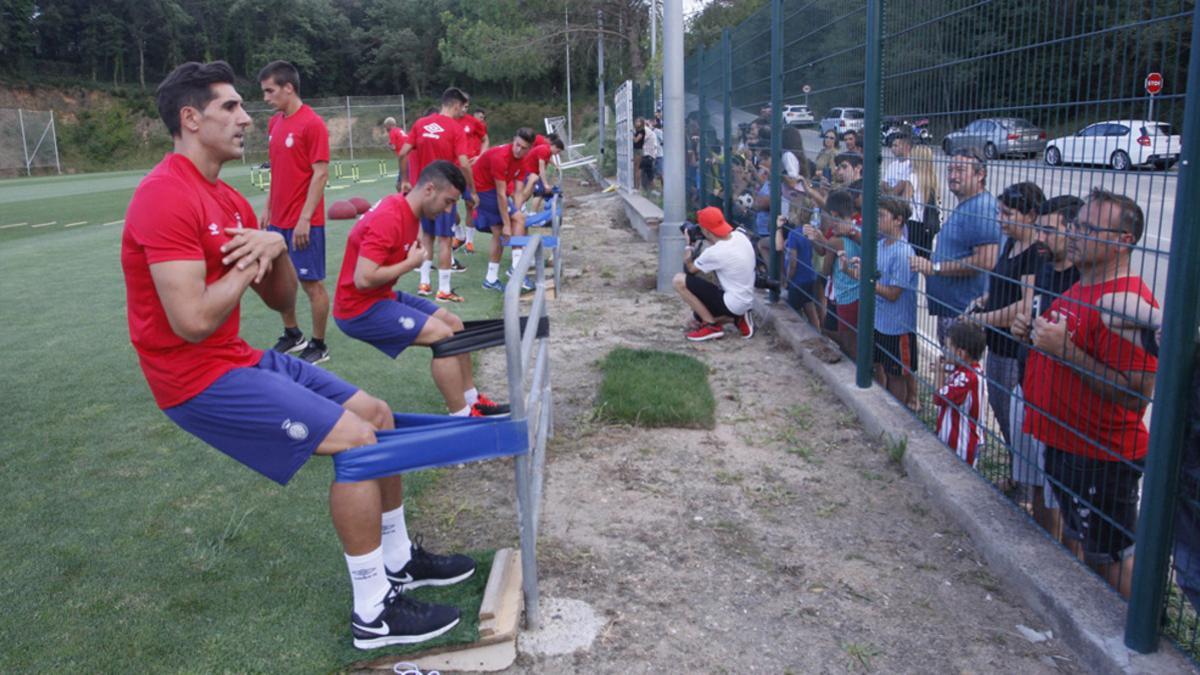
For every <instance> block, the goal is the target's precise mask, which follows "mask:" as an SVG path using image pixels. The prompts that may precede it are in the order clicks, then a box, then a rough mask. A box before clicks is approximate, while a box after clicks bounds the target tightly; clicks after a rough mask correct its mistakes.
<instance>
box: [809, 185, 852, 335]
mask: <svg viewBox="0 0 1200 675" xmlns="http://www.w3.org/2000/svg"><path fill="white" fill-rule="evenodd" d="M858 220H859V216H858V211H857V209H856V208H855V205H854V195H852V194H851V193H850V192H849V191H848V190H834V191H833V192H831V193H829V198H828V199H827V200H826V201H825V210H824V211H823V212H822V213H821V223H822V225H823V227H822V228H820V229H818V228H816V227H814V226H812V225H805V226H804V235H805V236H806V237H808V239H809V241H811V242H812V243H813V247H814V248H815V249H816V251H817V254H818V255H821V256H824V257H825V259H826V260H828V261H830V262H831V263H834V264H833V265H832V268H833V269H832V274H831V276H832V279H833V280H832V283H831V284H830V286H831V291H832V298H830V300H829V302H828V307H829V309H828V312H827V318H826V323H825V324H824V326H823V327H824V328H825V329H826V331H828V332H830V333H832V334H833V336H834V339H835V340H837V343H838V346H840V347H841V348H842V351H843V352H845V353H846V355H847V356H849V357H850V358H851V359H854V356H855V353H856V347H857V346H856V344H855V339H856V338H855V335H856V334H857V331H858V279H856V278H854V277H852V276H851V275H850V274H849V273H848V272H847V271H846V270H845V269H843V267H842V266H841V265H839V264H836V261H837V259H838V258H839V256H841V255H842V254H843V253H844V254H845V257H847V258H855V257H857V256H858V252H859V245H858V239H859V228H858V226H857V221H858ZM830 316H832V317H833V323H832V324H830V323H829V319H828V317H830Z"/></svg>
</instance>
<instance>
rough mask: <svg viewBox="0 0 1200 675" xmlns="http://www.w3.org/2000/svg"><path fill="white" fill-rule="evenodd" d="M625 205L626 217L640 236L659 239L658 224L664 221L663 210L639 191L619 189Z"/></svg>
mask: <svg viewBox="0 0 1200 675" xmlns="http://www.w3.org/2000/svg"><path fill="white" fill-rule="evenodd" d="M617 192H618V194H620V195H621V203H622V204H624V206H625V218H626V219H627V220H628V221H629V224H630V225H631V226H632V227H633V231H634V232H637V234H638V236H639V237H641V238H642V239H644V240H646V241H649V242H657V241H658V226H659V225H662V222H663V210H662V209H661V208H659V207H658V205H657V204H655V203H654V202H652V201H650V200H649V199H646V198H645V197H643V196H641V195H639V194H637V193H629V192H625V191H624V190H617Z"/></svg>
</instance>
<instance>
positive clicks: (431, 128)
mask: <svg viewBox="0 0 1200 675" xmlns="http://www.w3.org/2000/svg"><path fill="white" fill-rule="evenodd" d="M468 102H469V99H468V98H467V95H466V94H465V93H463V91H462V90H461V89H458V88H457V87H450V88H449V89H447V90H446V91H445V92H443V93H442V108H441V112H438V113H434V114H432V115H426V116H425V117H422V118H421V119H419V120H417V121H416V123H415V124H413V128H412V132H411V133H409V135H408V140H407V141H406V142H405V143H404V147H402V148H400V171H401V174H402V178H403V180H401V181H400V191H401V192H408V191H409V190H411V189H412V183H411V182H410V181H412V180H414V179H415V178H416V177H417V176H420V175H421V172H422V171H424V170H425V167H427V166H429V165H430V164H432V163H434V162H436V161H437V160H439V159H440V160H443V161H447V162H450V163H452V164H455V163H456V164H458V165H459V166H460V167H461V168H462V172H463V175H464V176H465V177H466V180H467V189H468V191H469V194H467V195H466V200H467V201H468V202H470V204H471V207H472V208H474V207H477V206H478V205H479V199H478V197H476V196H475V194H474V192H475V179H474V177H473V175H472V173H471V160H470V158H469V156H468V153H469V152H470V150H469V148H468V147H467V137H466V134H464V133H463V130H462V125H461V124H460V123H459V120H460V119H461V118H462V116H463V115H465V114H466V112H467V104H468ZM414 151H415V153H416V154H415V155H414V156H415V157H416V160H415V161H413V162H412V163H411V164H410V165H409V166H407V167H406V166H405V165H404V159H405V158H406V157H408V155H409V153H410V152H414ZM405 169H407V171H406V170H405ZM455 208H457V207H451V208H449V209H447V210H446V211H445V212H443V213H440V214H438V216H437V217H436V218H422V219H421V245H422V246H423V247H424V248H425V255H426V261H425V263H424V264H422V265H421V282H420V284H419V285H418V286H417V294H418V295H429V294H430V293H431V292H432V289H431V288H430V285H429V276H430V271H431V269H432V267H433V247H434V242H435V241H436V242H437V254H438V292H437V295H436V296H435V297H434V299H435V300H437V301H438V302H462V301H463V297H462V296H460V295H458V294H457V293H455V292H454V289H452V288H450V275H451V263H452V260H451V255H452V253H451V251H452V248H451V245H450V239H451V237H453V236H454V221H455V217H456V215H457V214H456V213H455V211H454V209H455ZM463 269H465V268H463Z"/></svg>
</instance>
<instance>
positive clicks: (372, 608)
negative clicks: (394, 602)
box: [346, 546, 391, 622]
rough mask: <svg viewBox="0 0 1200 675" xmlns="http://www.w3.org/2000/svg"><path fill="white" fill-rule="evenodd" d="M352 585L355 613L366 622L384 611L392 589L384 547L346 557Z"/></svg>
mask: <svg viewBox="0 0 1200 675" xmlns="http://www.w3.org/2000/svg"><path fill="white" fill-rule="evenodd" d="M346 567H347V568H349V569H350V584H351V586H352V587H353V588H354V613H355V614H357V615H358V618H359V619H362V620H363V621H366V622H371V621H374V620H375V619H376V618H378V617H379V613H380V612H382V611H383V599H384V597H386V596H387V594H388V591H389V590H390V589H391V584H389V583H388V580H387V575H386V574H385V573H384V571H383V547H382V546H380V547H379V548H377V549H375V550H374V551H371V552H370V553H367V554H364V555H346Z"/></svg>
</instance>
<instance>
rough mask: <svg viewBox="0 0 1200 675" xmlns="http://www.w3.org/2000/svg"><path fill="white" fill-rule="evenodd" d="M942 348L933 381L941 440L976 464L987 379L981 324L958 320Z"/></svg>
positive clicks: (960, 455) (981, 431)
mask: <svg viewBox="0 0 1200 675" xmlns="http://www.w3.org/2000/svg"><path fill="white" fill-rule="evenodd" d="M943 347H944V350H943V352H942V355H941V356H939V357H938V365H939V366H940V367H939V368H938V369H937V371H936V373H935V374H934V380H933V386H934V391H935V392H936V393H935V394H934V395H933V404H934V405H935V406H937V435H938V440H940V441H941V442H943V443H945V444H946V445H947V446H949V447H950V449H951V450H953V451H954V452H955V454H957V455H958V458H959V459H961V460H962V461H964V462H966V463H967V464H969V465H971V466H975V453H976V451H977V450H978V449H979V446H980V445H981V444H982V443H983V427H982V426H980V424H979V416H980V413H981V412H982V411H983V409H984V398H985V397H986V394H985V393H984V382H986V381H987V378H986V377H984V374H983V367H982V366H980V365H979V362H980V360H982V359H983V353H984V352H985V351H986V350H987V338H986V337H985V336H984V334H983V329H981V328H980V327H979V326H976V325H975V324H972V323H968V322H966V321H959V322H958V323H956V324H954V325H952V326H950V328H949V329H948V330H947V331H946V343H945V344H944V345H943Z"/></svg>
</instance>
